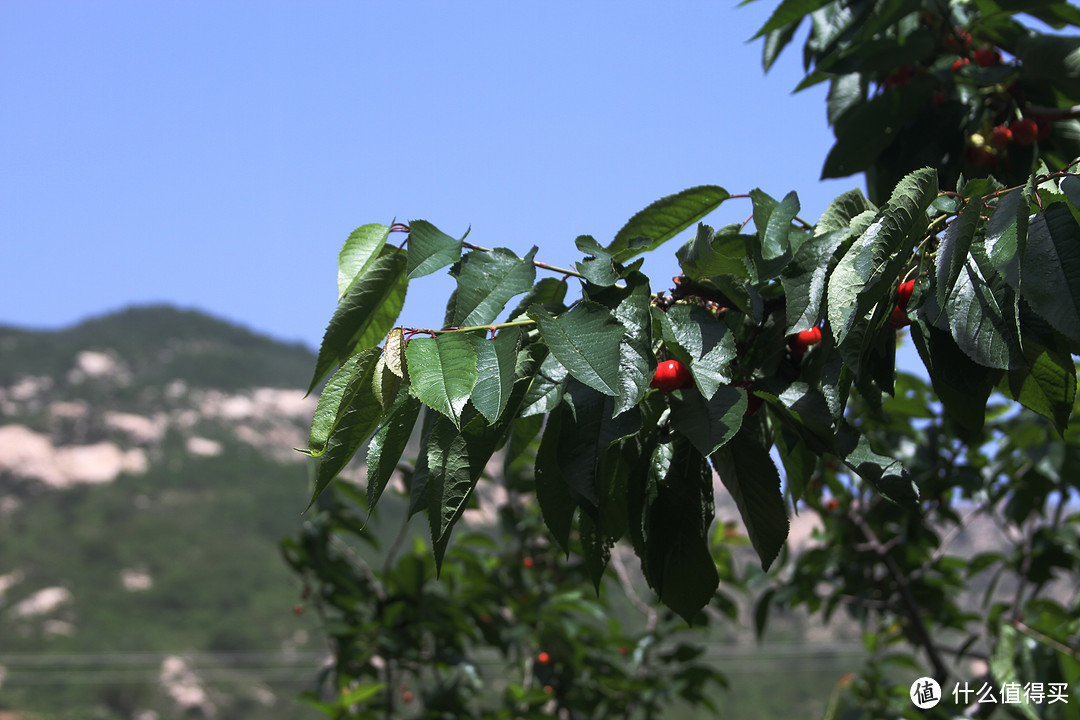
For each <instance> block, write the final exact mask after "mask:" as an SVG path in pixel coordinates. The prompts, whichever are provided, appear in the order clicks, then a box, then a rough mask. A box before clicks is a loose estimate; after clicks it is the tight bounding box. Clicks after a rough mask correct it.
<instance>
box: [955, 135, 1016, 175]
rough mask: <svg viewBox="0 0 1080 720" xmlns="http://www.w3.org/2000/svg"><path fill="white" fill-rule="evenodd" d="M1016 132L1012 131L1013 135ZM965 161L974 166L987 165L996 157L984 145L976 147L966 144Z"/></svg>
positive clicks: (992, 162) (991, 163)
mask: <svg viewBox="0 0 1080 720" xmlns="http://www.w3.org/2000/svg"><path fill="white" fill-rule="evenodd" d="M1015 136H1016V133H1013V137H1015ZM966 158H967V161H968V162H969V163H970V164H971V165H973V166H975V167H988V166H990V165H993V164H994V161H995V160H997V158H995V157H994V153H992V152H990V151H989V150H987V149H986V148H984V147H978V146H976V145H968V147H967V151H966Z"/></svg>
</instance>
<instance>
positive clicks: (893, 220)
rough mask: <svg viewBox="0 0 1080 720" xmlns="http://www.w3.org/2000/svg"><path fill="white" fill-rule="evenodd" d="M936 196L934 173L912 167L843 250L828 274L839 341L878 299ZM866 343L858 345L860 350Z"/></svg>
mask: <svg viewBox="0 0 1080 720" xmlns="http://www.w3.org/2000/svg"><path fill="white" fill-rule="evenodd" d="M936 196H937V172H936V171H935V170H933V169H931V168H924V169H922V170H916V171H915V172H913V173H911V174H910V175H908V176H907V177H906V178H904V179H903V180H902V181H901V182H900V183H899V184H898V185H897V186H896V189H895V190H894V191H893V194H892V196H891V197H890V198H889V202H888V203H886V205H885V207H883V208H882V209H881V210H880V211H879V212H878V214H877V215H876V217H875V219H874V221H873V222H872V223H870V225H869V227H867V228H866V230H865V231H864V232H863V233H862V235H860V236H859V238H858V239H857V240H855V242H854V243H852V245H851V247H850V248H848V250H847V252H845V253H844V255H843V257H842V258H841V259H840V262H839V263H838V264H837V266H836V269H835V270H834V271H833V273H832V275H831V276H830V277H829V289H828V317H829V323H830V325H831V326H832V331H833V334H834V336H835V337H836V342H837V344H838V345H842V344H843V343H844V341H845V340H846V338H847V335H848V333H850V332H851V330H852V328H853V327H854V326H855V324H856V323H865V322H866V315H867V314H868V312H869V311H870V310H871V309H873V307H874V306H875V305H876V304H877V303H878V302H880V301H881V300H882V299H883V298H885V297H887V296H891V294H892V292H893V288H894V287H895V285H896V280H897V278H898V276H899V274H900V270H901V269H902V268H903V267H904V265H906V264H907V262H908V260H909V259H910V257H911V252H912V250H913V248H914V246H915V241H916V240H917V239H918V237H919V236H920V235H921V234H922V232H923V230H924V229H925V228H926V223H927V221H926V209H927V208H928V207H929V206H930V203H931V202H933V200H934V197H936ZM866 347H867V346H866V345H865V344H864V345H863V347H862V348H861V350H860V354H865V350H866Z"/></svg>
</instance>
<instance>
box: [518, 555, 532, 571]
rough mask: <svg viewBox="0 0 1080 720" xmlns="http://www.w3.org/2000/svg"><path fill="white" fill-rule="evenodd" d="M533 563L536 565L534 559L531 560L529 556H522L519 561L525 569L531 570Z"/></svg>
mask: <svg viewBox="0 0 1080 720" xmlns="http://www.w3.org/2000/svg"><path fill="white" fill-rule="evenodd" d="M534 565H536V561H535V560H533V559H532V558H531V557H526V558H523V559H522V561H521V566H522V567H524V568H525V569H526V570H532V568H533V566H534Z"/></svg>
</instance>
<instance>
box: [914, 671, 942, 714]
mask: <svg viewBox="0 0 1080 720" xmlns="http://www.w3.org/2000/svg"><path fill="white" fill-rule="evenodd" d="M910 695H911V702H912V704H913V705H914V706H915V707H917V708H919V709H920V710H929V709H930V708H932V707H934V706H935V705H937V704H938V703H939V702H941V686H940V685H938V683H937V680H935V679H934V678H930V677H921V678H919V679H918V680H916V681H915V682H913V683H911V692H910Z"/></svg>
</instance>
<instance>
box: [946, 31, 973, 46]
mask: <svg viewBox="0 0 1080 720" xmlns="http://www.w3.org/2000/svg"><path fill="white" fill-rule="evenodd" d="M954 32H955V33H956V34H955V35H946V36H945V44H946V45H947V46H948V47H950V48H952V49H954V50H957V49H959V48H960V47H961V46H963V47H971V33H969V32H968V31H967V30H964V29H962V28H955V30H954Z"/></svg>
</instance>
